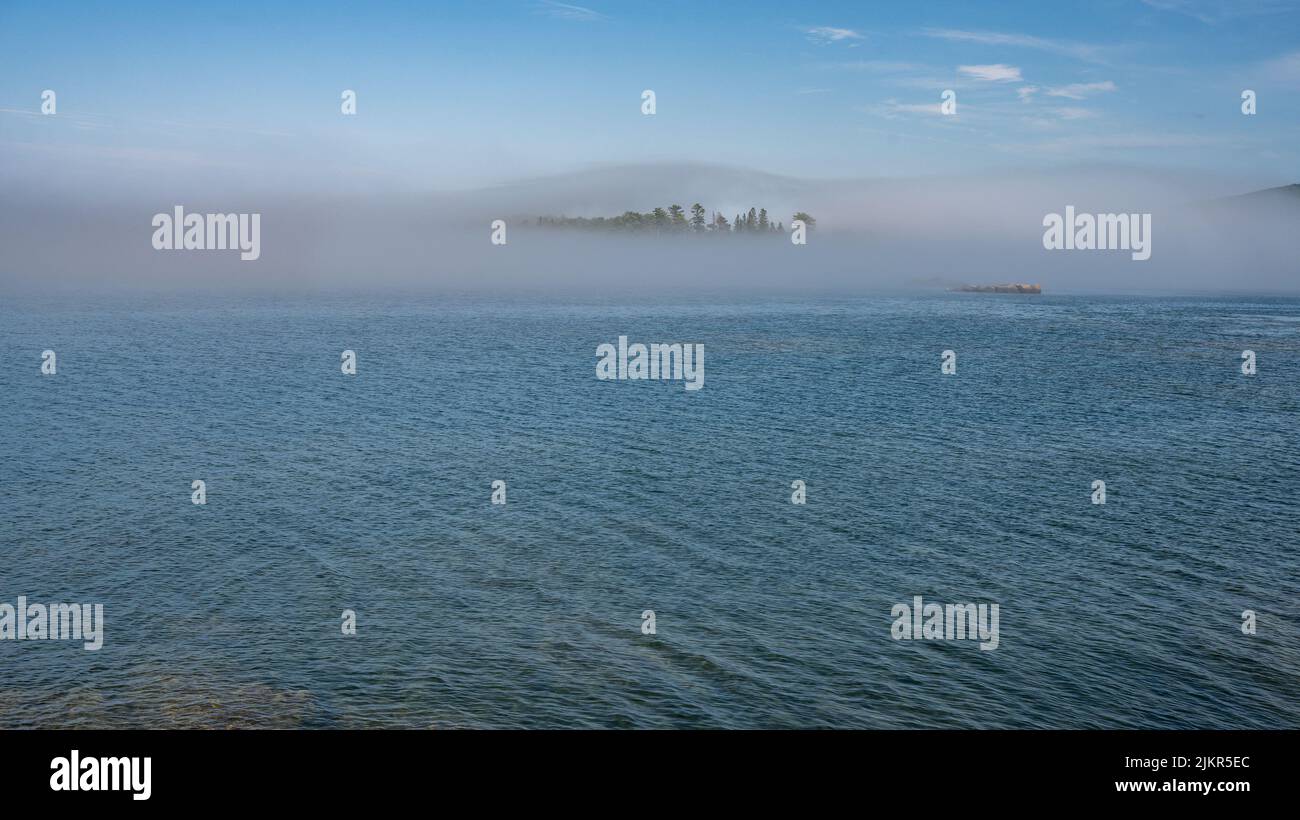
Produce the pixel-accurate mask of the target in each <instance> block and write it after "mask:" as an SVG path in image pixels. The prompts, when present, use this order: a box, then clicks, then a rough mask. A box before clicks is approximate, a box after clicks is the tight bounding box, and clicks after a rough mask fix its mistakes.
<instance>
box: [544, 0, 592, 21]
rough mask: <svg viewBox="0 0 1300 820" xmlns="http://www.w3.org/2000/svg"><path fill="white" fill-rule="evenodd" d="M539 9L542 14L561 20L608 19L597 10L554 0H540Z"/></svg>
mask: <svg viewBox="0 0 1300 820" xmlns="http://www.w3.org/2000/svg"><path fill="white" fill-rule="evenodd" d="M539 10H540V11H541V12H542V13H543V14H548V15H550V16H551V17H556V18H559V19H561V20H575V21H577V22H582V23H591V22H594V21H596V20H608V19H609V18H608V17H606V16H605V15H603V14H601V13H600V12H598V11H593V10H592V9H589V8H585V7H583V6H574V5H570V4H569V3H556V2H554V0H542V2H541V3H540V4H539Z"/></svg>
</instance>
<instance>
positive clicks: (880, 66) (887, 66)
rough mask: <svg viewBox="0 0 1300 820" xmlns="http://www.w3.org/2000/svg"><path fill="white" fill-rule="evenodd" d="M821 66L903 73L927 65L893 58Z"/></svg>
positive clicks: (872, 72) (868, 71)
mask: <svg viewBox="0 0 1300 820" xmlns="http://www.w3.org/2000/svg"><path fill="white" fill-rule="evenodd" d="M820 67H821V68H827V69H835V70H839V71H864V72H867V73H870V74H901V73H903V72H906V71H919V70H921V69H923V68H925V66H921V65H917V64H916V63H899V62H893V61H891V60H852V61H848V62H839V63H822V64H821V66H820Z"/></svg>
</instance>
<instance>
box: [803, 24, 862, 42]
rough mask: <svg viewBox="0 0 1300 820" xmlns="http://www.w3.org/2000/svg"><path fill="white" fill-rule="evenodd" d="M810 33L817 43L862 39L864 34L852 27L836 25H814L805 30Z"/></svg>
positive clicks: (805, 32)
mask: <svg viewBox="0 0 1300 820" xmlns="http://www.w3.org/2000/svg"><path fill="white" fill-rule="evenodd" d="M803 33H804V34H807V35H808V39H809V40H812V41H813V42H815V43H822V44H825V43H838V42H840V41H842V40H861V39H863V38H862V35H861V34H859V33H857V32H856V31H854V30H853V29H851V28H835V27H834V26H813V27H812V28H806V29H804V30H803Z"/></svg>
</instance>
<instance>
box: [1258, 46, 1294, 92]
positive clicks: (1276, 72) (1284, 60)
mask: <svg viewBox="0 0 1300 820" xmlns="http://www.w3.org/2000/svg"><path fill="white" fill-rule="evenodd" d="M1261 68H1262V73H1263V74H1264V75H1265V79H1267V80H1268V81H1269V82H1274V83H1278V84H1280V85H1287V86H1300V51H1293V52H1291V53H1290V54H1283V55H1282V56H1281V57H1275V58H1273V59H1272V60H1269V61H1268V62H1266V63H1264V64H1263V66H1261Z"/></svg>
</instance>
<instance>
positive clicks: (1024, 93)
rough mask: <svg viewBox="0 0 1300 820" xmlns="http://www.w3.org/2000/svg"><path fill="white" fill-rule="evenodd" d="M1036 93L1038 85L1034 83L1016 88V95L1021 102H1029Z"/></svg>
mask: <svg viewBox="0 0 1300 820" xmlns="http://www.w3.org/2000/svg"><path fill="white" fill-rule="evenodd" d="M1037 93H1038V86H1036V85H1025V86H1021V87H1020V88H1017V89H1016V96H1017V97H1019V98H1020V100H1021V102H1029V101H1030V100H1032V99H1033V98H1034V95H1035V94H1037Z"/></svg>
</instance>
